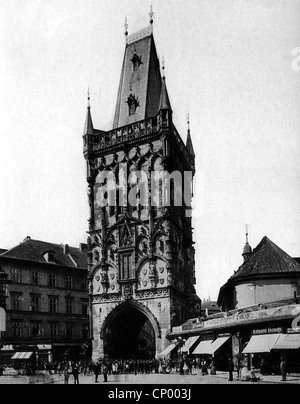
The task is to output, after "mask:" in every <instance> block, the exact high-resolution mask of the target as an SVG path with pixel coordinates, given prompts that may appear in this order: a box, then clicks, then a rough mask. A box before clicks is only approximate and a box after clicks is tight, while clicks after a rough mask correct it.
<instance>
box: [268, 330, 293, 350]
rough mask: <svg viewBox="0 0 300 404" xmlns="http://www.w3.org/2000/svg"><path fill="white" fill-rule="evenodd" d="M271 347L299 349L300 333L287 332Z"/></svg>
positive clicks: (276, 348)
mask: <svg viewBox="0 0 300 404" xmlns="http://www.w3.org/2000/svg"><path fill="white" fill-rule="evenodd" d="M273 349H275V350H282V351H285V350H298V349H300V334H288V335H285V336H283V337H282V338H281V340H280V341H278V342H277V344H276V345H275V347H274V348H273Z"/></svg>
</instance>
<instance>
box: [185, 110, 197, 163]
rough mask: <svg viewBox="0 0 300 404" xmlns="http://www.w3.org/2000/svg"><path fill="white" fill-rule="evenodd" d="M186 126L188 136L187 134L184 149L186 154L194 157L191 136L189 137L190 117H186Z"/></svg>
mask: <svg viewBox="0 0 300 404" xmlns="http://www.w3.org/2000/svg"><path fill="white" fill-rule="evenodd" d="M187 124H188V134H187V140H186V148H187V149H188V152H189V154H190V156H192V157H195V151H194V146H193V141H192V136H191V127H190V115H189V114H188V115H187Z"/></svg>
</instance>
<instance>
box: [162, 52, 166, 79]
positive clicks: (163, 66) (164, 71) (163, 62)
mask: <svg viewBox="0 0 300 404" xmlns="http://www.w3.org/2000/svg"><path fill="white" fill-rule="evenodd" d="M162 71H163V77H165V75H166V63H165V57H164V56H163V58H162Z"/></svg>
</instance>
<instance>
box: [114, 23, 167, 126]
mask: <svg viewBox="0 0 300 404" xmlns="http://www.w3.org/2000/svg"><path fill="white" fill-rule="evenodd" d="M152 30H153V27H152V25H150V26H149V27H148V28H146V29H143V30H141V31H139V32H137V33H135V34H133V35H130V36H129V37H128V40H127V44H126V49H125V55H124V61H123V67H122V72H121V79H120V85H119V92H118V98H117V105H116V110H115V117H114V124H113V128H114V129H115V128H119V127H122V126H125V125H129V124H131V123H134V122H138V121H142V120H144V119H147V118H150V117H153V116H155V115H156V114H157V113H158V111H159V106H160V98H161V88H162V79H161V73H160V65H159V60H158V57H157V52H156V47H155V43H154V38H153V34H152ZM130 99H131V100H134V102H135V105H136V110H135V113H134V114H129V101H130Z"/></svg>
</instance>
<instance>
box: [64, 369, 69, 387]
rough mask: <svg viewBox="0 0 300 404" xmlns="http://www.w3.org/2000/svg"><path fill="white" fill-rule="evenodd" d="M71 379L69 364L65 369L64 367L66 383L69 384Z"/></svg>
mask: <svg viewBox="0 0 300 404" xmlns="http://www.w3.org/2000/svg"><path fill="white" fill-rule="evenodd" d="M69 379H70V369H69V367H68V366H66V367H65V369H64V380H65V384H69Z"/></svg>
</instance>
